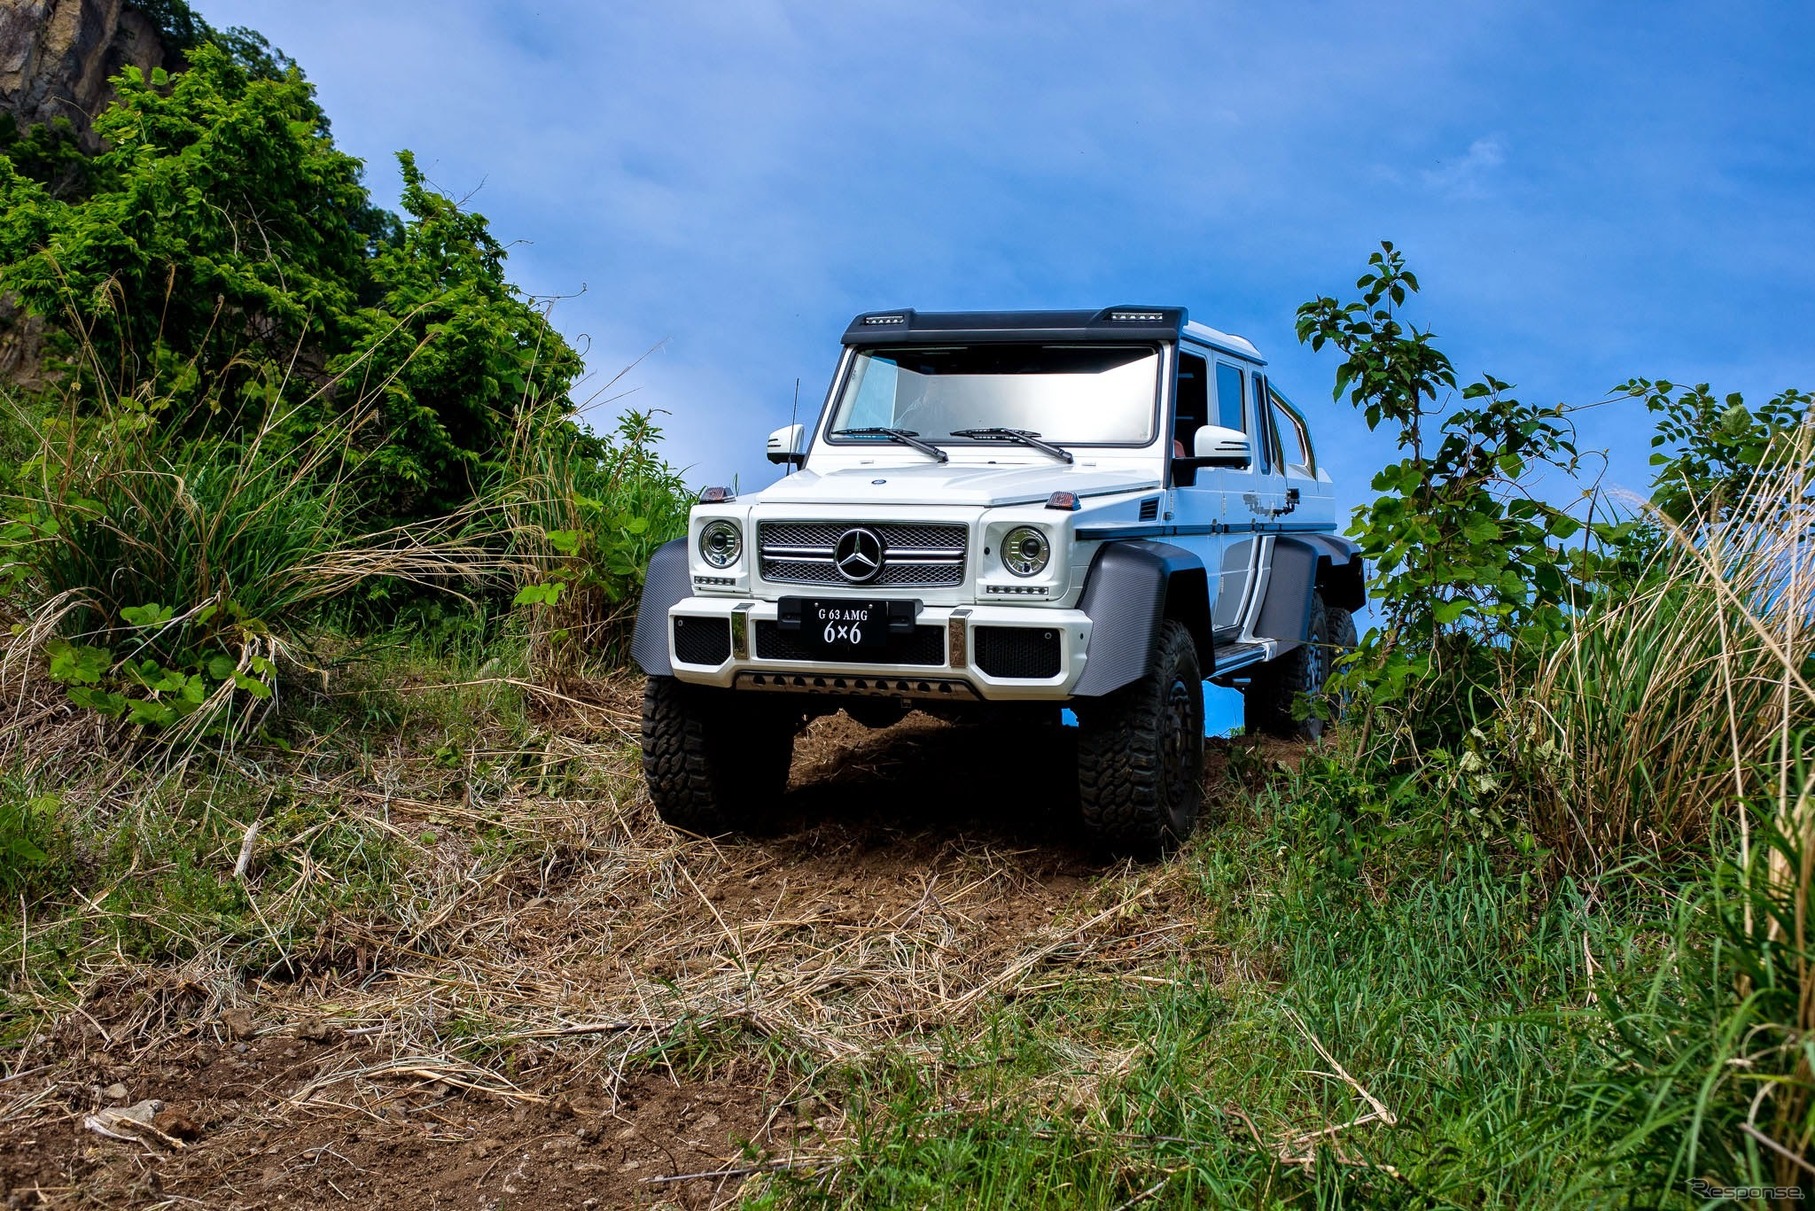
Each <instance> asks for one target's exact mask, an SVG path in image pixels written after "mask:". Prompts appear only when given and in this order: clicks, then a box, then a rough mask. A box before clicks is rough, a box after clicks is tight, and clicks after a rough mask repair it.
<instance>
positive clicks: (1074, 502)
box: [1046, 492, 1078, 513]
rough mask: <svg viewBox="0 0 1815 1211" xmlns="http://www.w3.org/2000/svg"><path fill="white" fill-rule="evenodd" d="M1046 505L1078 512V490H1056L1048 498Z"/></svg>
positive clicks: (1051, 507)
mask: <svg viewBox="0 0 1815 1211" xmlns="http://www.w3.org/2000/svg"><path fill="white" fill-rule="evenodd" d="M1046 507H1047V508H1049V509H1065V510H1068V511H1070V512H1073V513H1076V512H1077V511H1078V494H1077V493H1076V492H1054V493H1053V494H1052V495H1051V496H1048V497H1047V498H1046Z"/></svg>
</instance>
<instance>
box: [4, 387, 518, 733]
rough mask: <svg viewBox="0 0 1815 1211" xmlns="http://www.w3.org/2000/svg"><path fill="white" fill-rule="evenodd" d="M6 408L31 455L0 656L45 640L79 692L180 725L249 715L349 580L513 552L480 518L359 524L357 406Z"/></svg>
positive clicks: (15, 521)
mask: <svg viewBox="0 0 1815 1211" xmlns="http://www.w3.org/2000/svg"><path fill="white" fill-rule="evenodd" d="M15 413H16V415H17V417H18V419H19V423H20V425H21V426H23V427H24V428H25V429H26V430H27V431H28V432H30V433H31V435H32V437H33V439H34V441H35V444H36V450H35V453H34V454H33V455H32V456H31V457H30V458H29V459H27V460H26V462H25V463H24V464H23V465H22V466H21V467H20V468H19V470H18V473H17V475H16V477H15V480H14V489H13V497H12V499H11V500H10V501H8V505H9V510H8V514H9V518H10V522H11V524H10V525H9V527H8V528H7V529H6V530H5V531H4V533H3V534H0V556H3V557H4V563H0V574H3V575H5V576H6V577H7V578H8V580H9V582H10V585H11V588H12V594H11V596H12V599H13V602H14V604H15V605H16V606H17V607H18V608H20V609H21V610H22V612H23V614H24V620H23V622H22V624H21V626H20V627H19V629H18V631H17V633H16V634H15V636H14V638H13V640H12V641H11V643H10V644H9V645H8V647H7V650H6V658H5V668H6V670H7V672H8V673H9V674H11V675H14V676H17V675H20V674H22V673H25V672H26V671H27V670H28V669H31V668H34V667H36V666H37V662H38V661H39V660H40V659H41V658H42V656H43V655H44V654H45V653H46V652H47V651H49V652H51V653H52V661H53V663H52V666H51V667H52V673H53V676H56V677H57V678H58V679H59V680H63V681H65V682H66V683H70V684H71V685H72V692H71V697H72V698H74V699H76V700H77V701H78V702H79V703H81V704H83V705H88V706H92V707H94V708H95V709H97V710H100V711H102V713H104V714H114V715H127V714H129V713H130V717H131V718H132V719H133V720H134V721H137V722H140V723H154V724H171V723H178V722H180V726H178V727H175V728H173V729H171V732H170V734H172V735H174V736H183V737H193V736H195V735H198V734H200V733H201V732H204V731H210V730H215V729H218V728H222V727H224V728H226V730H228V731H229V732H240V731H243V730H244V728H245V727H247V726H249V725H250V724H251V723H252V722H254V721H255V720H256V719H257V718H258V717H259V716H260V715H261V714H262V712H263V710H264V709H266V704H268V703H269V702H271V701H272V700H273V694H274V691H275V690H276V688H277V679H278V675H279V670H280V669H281V668H283V667H285V666H286V665H287V664H293V663H294V662H295V661H296V660H297V659H299V658H300V657H301V656H302V654H303V650H304V648H305V647H306V638H307V636H308V634H309V631H310V629H311V627H312V626H313V625H314V623H315V622H316V620H317V617H318V614H319V611H320V608H321V607H322V606H323V604H325V603H326V602H328V601H330V600H332V599H333V598H335V597H337V596H339V595H341V594H343V593H345V592H346V591H347V590H349V589H351V588H352V587H353V586H355V585H357V584H359V583H361V582H363V581H367V580H370V579H372V578H376V577H392V578H400V579H403V580H408V581H413V582H417V583H424V584H434V585H438V586H443V587H452V586H458V585H460V584H471V583H473V582H474V581H475V580H477V579H479V578H481V577H483V576H486V575H491V574H497V573H501V572H506V571H510V570H512V569H514V568H515V567H517V565H518V563H519V562H520V560H517V559H515V558H513V557H512V556H510V555H509V554H508V553H504V552H501V551H500V550H499V549H498V546H497V544H495V543H488V542H486V541H484V536H483V535H482V534H480V533H477V530H479V529H482V528H483V527H482V526H477V525H476V524H475V517H474V516H462V517H457V518H448V519H443V520H441V521H439V522H436V523H430V524H427V525H424V526H419V527H412V528H407V529H395V530H386V531H382V532H377V533H358V532H356V531H355V530H353V529H352V528H351V526H350V519H351V517H352V516H353V514H354V508H355V505H356V500H355V496H354V490H353V488H352V486H351V482H352V478H353V474H354V471H353V467H354V463H355V448H356V445H355V443H356V437H357V434H358V432H359V428H360V424H359V420H358V418H357V416H356V417H355V418H354V419H352V420H349V421H348V422H346V423H344V424H340V425H335V426H332V427H329V428H326V429H321V430H317V431H315V432H311V433H308V434H305V435H301V436H300V437H299V436H297V435H296V434H294V433H292V432H291V431H289V429H288V428H287V427H286V424H285V420H286V418H285V417H284V416H282V415H279V416H275V417H273V418H272V419H270V420H268V421H267V422H266V423H264V424H263V425H261V426H260V427H259V428H258V429H257V430H255V431H254V432H253V433H252V434H251V435H250V436H249V437H247V438H243V439H234V438H227V437H199V438H196V437H186V436H183V435H182V434H180V433H179V432H177V431H176V430H175V429H174V428H173V427H169V426H165V425H162V424H160V423H159V421H158V417H157V415H156V409H155V408H147V407H144V406H142V405H140V404H138V403H137V402H135V401H134V400H132V399H131V398H130V397H127V398H125V399H116V400H114V401H111V402H110V403H109V404H108V405H107V406H105V407H103V408H101V409H99V410H98V413H99V414H98V415H90V414H88V410H87V409H82V408H78V407H77V406H75V405H74V404H73V403H71V404H68V405H66V406H65V407H63V408H62V409H60V410H59V411H57V412H55V413H53V414H51V415H43V414H39V413H34V412H32V411H30V410H29V409H25V408H19V407H15ZM481 513H482V511H481ZM479 520H480V521H483V517H482V516H480V517H479ZM59 654H60V655H59ZM59 660H61V662H62V664H61V668H60V669H59V664H58V661H59Z"/></svg>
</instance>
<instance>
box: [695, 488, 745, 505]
mask: <svg viewBox="0 0 1815 1211" xmlns="http://www.w3.org/2000/svg"><path fill="white" fill-rule="evenodd" d="M736 499H737V493H735V492H733V491H732V490H731V489H730V488H707V489H706V490H705V491H704V492H701V493H700V503H701V504H702V505H722V504H724V503H725V502H726V501H728V500H736Z"/></svg>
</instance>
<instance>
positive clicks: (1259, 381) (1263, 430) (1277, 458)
mask: <svg viewBox="0 0 1815 1211" xmlns="http://www.w3.org/2000/svg"><path fill="white" fill-rule="evenodd" d="M1266 400H1267V380H1266V379H1264V378H1262V377H1261V376H1260V375H1258V374H1257V375H1255V376H1254V410H1255V411H1256V412H1258V413H1259V414H1260V451H1261V453H1260V469H1261V470H1262V471H1283V470H1284V469H1285V462H1286V460H1285V458H1284V457H1283V455H1282V454H1281V453H1280V449H1279V430H1278V429H1276V428H1275V427H1274V425H1273V413H1272V409H1270V408H1268V407H1267V404H1266Z"/></svg>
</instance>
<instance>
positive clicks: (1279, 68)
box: [196, 0, 1815, 503]
mask: <svg viewBox="0 0 1815 1211" xmlns="http://www.w3.org/2000/svg"><path fill="white" fill-rule="evenodd" d="M196 3H197V7H198V8H199V9H200V10H201V11H202V13H203V14H204V15H205V16H206V17H207V18H208V19H209V20H210V21H212V22H213V23H215V24H216V25H249V26H252V27H253V28H255V29H258V30H260V31H262V32H263V33H264V34H266V36H268V37H269V38H270V39H271V41H272V42H273V43H275V44H276V45H278V46H280V47H281V48H283V49H284V50H285V51H286V52H288V53H289V54H290V55H292V56H293V57H294V58H296V59H297V61H298V62H299V63H301V65H302V66H303V68H304V70H305V71H306V72H307V73H308V75H309V76H310V78H311V79H312V80H313V81H314V82H315V84H316V85H317V88H318V89H319V93H320V97H321V100H322V103H323V105H324V106H325V108H326V109H327V112H328V114H329V116H330V117H331V118H332V120H333V123H334V130H335V134H336V137H337V138H338V140H339V142H340V143H341V145H342V146H343V147H344V148H346V149H347V150H349V151H350V152H352V153H353V154H355V155H358V156H360V157H362V158H364V159H365V160H366V162H367V165H368V182H369V184H370V185H371V187H372V189H373V192H374V194H375V195H376V196H377V197H378V198H379V200H380V201H383V202H386V203H388V204H394V202H395V198H396V173H395V165H394V161H393V160H392V153H393V152H394V151H395V150H396V149H398V148H405V147H407V148H410V149H412V150H414V151H415V152H416V154H417V156H418V158H419V160H420V161H421V163H422V164H423V165H424V167H425V168H426V170H427V171H428V172H429V174H430V175H431V177H432V178H433V179H434V181H435V182H436V183H437V184H438V185H439V186H441V187H442V188H443V189H444V190H446V191H447V192H449V193H451V194H453V195H455V196H456V197H465V196H467V195H469V194H470V195H471V199H470V205H471V206H473V207H474V208H476V209H478V210H480V211H482V212H483V213H485V214H486V215H487V216H488V217H489V218H490V219H491V220H492V225H493V229H494V231H495V232H496V233H497V234H498V236H499V237H500V238H501V239H503V240H505V241H507V242H511V243H512V244H513V249H512V253H511V273H512V275H513V277H514V279H515V280H516V281H517V282H518V283H519V284H520V285H522V286H523V287H524V288H526V289H528V290H530V291H532V292H534V293H537V294H543V295H570V296H571V295H577V296H578V297H571V298H565V299H563V300H562V301H561V302H560V303H559V304H558V305H557V307H556V310H555V313H554V318H555V321H556V323H557V325H558V326H559V327H560V328H561V329H562V330H563V331H564V332H565V333H567V335H568V336H569V337H570V338H571V339H572V340H574V342H575V343H576V344H577V345H579V346H580V347H581V348H582V349H583V350H585V351H586V355H587V359H588V363H589V365H590V366H591V368H592V370H593V372H594V374H595V378H596V382H597V383H598V384H600V385H602V384H603V382H604V381H605V380H607V379H609V378H610V377H611V376H612V375H614V374H615V373H617V372H618V371H619V370H621V369H622V368H624V367H625V366H627V365H629V364H630V363H632V362H633V361H635V360H636V359H637V358H638V357H640V356H641V355H643V354H644V353H645V352H646V351H648V350H651V349H654V350H655V351H654V352H653V353H651V354H650V356H649V357H647V358H646V359H645V360H644V361H643V362H642V363H641V364H640V365H638V366H636V368H634V369H632V370H631V371H630V372H629V373H628V374H627V375H625V377H624V378H623V379H622V380H621V381H620V383H619V384H618V388H617V389H620V390H621V389H623V388H634V394H632V395H630V396H629V397H628V398H627V399H624V400H619V401H618V402H616V403H612V404H609V405H606V406H604V407H603V408H602V410H601V414H600V415H598V416H595V418H594V419H595V422H598V421H604V422H608V421H609V419H610V413H612V412H614V411H615V410H616V409H618V408H620V407H622V406H624V405H625V404H630V405H633V406H637V407H649V408H660V409H663V410H665V411H666V412H667V413H668V414H669V415H667V416H666V417H663V418H662V422H663V423H664V425H665V426H666V429H667V432H668V434H669V439H668V453H669V455H670V457H671V458H672V459H673V460H674V461H676V462H677V463H680V464H683V465H685V466H688V467H689V468H690V470H689V479H690V480H691V481H692V482H694V483H696V484H700V483H719V482H728V481H729V480H731V479H732V478H733V477H736V478H738V479H739V480H740V481H741V483H742V485H743V486H744V487H746V488H749V487H752V486H754V485H756V484H760V483H763V482H767V480H768V479H769V478H770V468H769V467H768V465H767V464H766V463H765V462H764V461H763V460H762V455H761V443H762V439H763V437H764V436H765V435H766V434H767V433H768V431H769V430H771V429H773V428H775V427H777V426H779V425H782V424H785V423H787V420H788V415H789V408H790V403H791V399H792V395H793V390H794V381H795V379H796V378H797V377H798V378H799V379H800V380H801V401H802V406H803V410H810V409H812V408H816V407H817V406H818V404H819V401H820V399H821V397H822V394H823V392H824V390H825V386H826V378H827V375H828V374H829V372H830V370H831V368H832V364H833V360H834V357H835V354H836V350H837V341H838V336H839V334H840V333H841V332H842V331H843V328H844V325H845V324H846V322H847V321H848V320H849V318H850V316H851V315H852V314H854V313H855V312H858V311H862V310H869V309H873V308H879V307H894V306H913V307H918V308H921V309H926V310H936V309H945V308H970V307H1086V306H1089V307H1095V306H1100V305H1106V304H1109V303H1182V304H1184V305H1186V306H1188V307H1189V308H1190V309H1191V312H1192V315H1193V317H1194V318H1197V319H1200V320H1203V321H1205V322H1207V323H1210V324H1213V325H1215V326H1217V327H1221V328H1225V329H1228V330H1230V331H1234V332H1239V333H1242V334H1243V335H1245V336H1247V337H1249V338H1250V339H1252V340H1253V341H1254V342H1255V343H1256V344H1257V345H1259V346H1260V348H1261V350H1262V351H1263V352H1264V353H1266V354H1267V355H1268V357H1269V358H1270V359H1271V360H1272V362H1273V364H1274V367H1275V372H1274V373H1275V379H1276V381H1278V382H1279V383H1280V385H1281V386H1283V387H1284V388H1285V390H1286V391H1287V393H1288V394H1290V395H1292V396H1293V397H1294V398H1296V399H1297V400H1298V401H1299V403H1300V404H1302V405H1306V406H1307V407H1308V408H1309V409H1310V410H1311V411H1312V413H1313V415H1314V417H1315V418H1316V423H1317V427H1318V434H1319V438H1320V453H1321V454H1323V455H1324V457H1325V460H1326V461H1328V462H1329V463H1331V464H1332V466H1333V469H1334V471H1335V473H1336V474H1337V476H1338V479H1339V483H1340V484H1341V485H1342V490H1343V492H1344V494H1345V496H1346V497H1347V499H1348V501H1349V502H1350V503H1352V502H1353V501H1355V500H1356V499H1359V498H1360V497H1361V496H1362V495H1363V494H1364V493H1365V490H1366V482H1367V478H1368V476H1369V475H1370V474H1371V472H1372V470H1373V469H1374V468H1376V467H1378V466H1379V465H1380V464H1381V463H1382V462H1383V461H1385V460H1386V458H1387V457H1389V454H1390V451H1389V450H1388V448H1387V447H1386V445H1385V443H1384V442H1383V441H1381V440H1380V439H1378V438H1376V437H1372V436H1370V435H1368V434H1367V433H1366V431H1365V429H1364V427H1363V426H1362V425H1361V424H1360V422H1359V420H1358V419H1357V418H1355V417H1354V416H1353V415H1351V414H1350V413H1349V411H1348V409H1347V408H1346V406H1337V405H1334V404H1332V403H1331V402H1330V396H1329V385H1330V383H1331V381H1332V370H1333V361H1332V359H1331V358H1330V356H1329V355H1328V354H1327V353H1326V354H1323V355H1318V356H1313V355H1312V354H1310V353H1309V351H1308V350H1305V349H1302V348H1300V347H1299V346H1297V344H1296V343H1295V341H1294V339H1293V336H1292V319H1293V312H1294V310H1295V308H1296V307H1297V305H1298V304H1299V303H1300V302H1302V301H1304V300H1306V299H1308V298H1310V297H1313V296H1314V295H1317V294H1320V293H1335V294H1342V293H1344V292H1345V291H1347V290H1348V289H1350V288H1352V286H1353V283H1354V279H1355V276H1356V273H1357V271H1358V270H1359V269H1360V267H1361V266H1362V264H1363V262H1364V261H1365V259H1366V256H1367V254H1368V252H1369V251H1370V250H1371V249H1372V248H1373V247H1374V246H1375V244H1376V243H1377V242H1378V241H1379V240H1380V239H1383V238H1387V239H1392V240H1394V241H1396V242H1397V243H1398V244H1399V245H1400V246H1401V247H1402V248H1403V249H1405V250H1406V252H1407V253H1408V255H1409V257H1410V259H1411V261H1412V264H1413V267H1414V269H1415V270H1416V271H1417V272H1418V273H1419V276H1420V278H1421V280H1422V282H1423V284H1424V287H1425V292H1424V296H1423V300H1422V302H1421V303H1420V304H1419V305H1418V307H1417V309H1416V310H1415V311H1414V312H1413V316H1414V318H1415V319H1416V320H1419V321H1421V322H1423V323H1424V324H1426V325H1428V326H1431V327H1433V328H1435V329H1436V330H1437V332H1438V333H1439V334H1440V337H1441V340H1440V342H1439V343H1440V345H1441V346H1442V347H1443V348H1444V349H1445V350H1446V351H1447V352H1449V354H1450V355H1451V357H1452V358H1453V359H1454V360H1455V362H1456V365H1457V368H1458V370H1459V371H1460V372H1462V373H1463V374H1465V375H1467V376H1469V377H1473V376H1475V375H1477V374H1479V373H1481V372H1483V371H1487V372H1491V373H1493V374H1495V375H1496V376H1498V377H1500V378H1502V379H1506V380H1510V381H1512V382H1514V383H1516V384H1518V385H1519V387H1520V389H1521V392H1522V393H1523V394H1524V395H1525V396H1526V397H1528V398H1536V399H1541V400H1544V401H1551V400H1556V399H1568V400H1572V401H1579V402H1587V401H1591V400H1594V399H1598V398H1601V396H1602V395H1603V394H1604V392H1605V391H1606V389H1607V388H1608V387H1609V386H1611V385H1612V384H1614V383H1616V382H1619V381H1622V380H1624V379H1625V378H1627V377H1629V376H1631V375H1634V374H1643V375H1648V376H1663V377H1669V378H1673V379H1677V380H1680V381H1709V382H1712V383H1713V384H1714V385H1715V386H1716V387H1717V388H1719V389H1721V390H1739V391H1744V392H1746V393H1747V395H1748V397H1749V398H1750V397H1753V396H1762V395H1763V394H1768V393H1770V392H1773V391H1775V390H1777V389H1780V388H1782V387H1785V386H1792V385H1795V386H1801V387H1812V386H1815V341H1812V340H1811V339H1810V336H1809V334H1810V332H1811V329H1812V328H1815V200H1812V199H1815V191H1812V190H1811V186H1815V121H1812V120H1811V119H1812V118H1815V70H1811V68H1810V66H1809V62H1808V58H1807V56H1808V51H1809V48H1810V47H1811V46H1815V15H1812V13H1815V9H1811V8H1810V7H1809V6H1807V5H1803V4H1798V3H1790V2H1787V0H1784V2H1778V3H1751V2H1748V0H1737V2H1732V3H1726V4H1722V5H1707V4H1695V5H1691V4H1679V3H1668V2H1665V3H1651V4H1646V5H1639V4H1636V3H1633V4H1617V5H1616V4H1592V3H1587V4H1585V3H1550V4H1540V3H1523V4H1512V3H1492V2H1481V3H1455V2H1454V0H1450V2H1447V3H1403V4H1380V3H1378V0H1375V2H1374V3H1368V4H1348V3H1303V4H1292V3H1274V4H1268V5H1252V4H1239V5H1238V4H1232V3H1219V4H1203V5H1195V6H1194V5H1185V4H1178V3H1172V4H1165V5H1162V4H1159V3H1134V2H1128V0H1122V2H1098V3H1074V2H1070V0H1047V2H1044V3H1039V4H1033V3H1026V4H1021V3H1004V2H995V3H987V4H985V3H981V2H973V3H970V4H957V3H946V2H941V0H918V2H916V3H912V4H900V3H897V4H880V3H845V4H831V3H804V2H803V3H789V4H781V3H757V2H750V3H741V2H737V0H716V2H714V0H701V2H694V0H664V2H661V3H654V2H651V3H641V2H631V0H614V2H613V3H608V4H600V3H579V2H569V3H534V2H531V3H502V2H498V3H481V2H478V0H437V2H436V3H433V4H430V3H415V2H403V0H387V2H386V3H383V4H373V3H371V2H370V0H359V2H356V0H262V2H261V0H196ZM583 393H584V392H583ZM1647 433H1648V426H1647V425H1646V423H1645V421H1644V419H1643V417H1642V416H1641V415H1640V414H1639V413H1637V412H1636V411H1634V410H1633V409H1632V406H1631V405H1628V406H1627V407H1626V408H1625V409H1624V410H1616V409H1602V410H1599V411H1598V412H1596V413H1594V414H1592V415H1591V417H1590V418H1589V421H1588V424H1587V429H1586V433H1585V436H1586V438H1587V439H1588V442H1589V444H1591V445H1597V446H1599V445H1608V446H1612V447H1614V449H1615V459H1614V465H1613V470H1612V475H1611V478H1612V479H1613V480H1614V481H1616V482H1619V483H1622V484H1625V485H1627V486H1632V487H1640V486H1642V485H1643V482H1644V477H1645V470H1644V456H1645V454H1646V453H1647V450H1646V448H1645V439H1646V436H1647Z"/></svg>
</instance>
